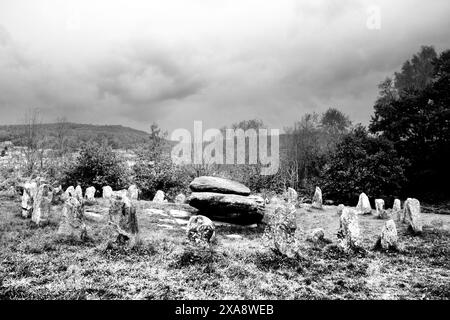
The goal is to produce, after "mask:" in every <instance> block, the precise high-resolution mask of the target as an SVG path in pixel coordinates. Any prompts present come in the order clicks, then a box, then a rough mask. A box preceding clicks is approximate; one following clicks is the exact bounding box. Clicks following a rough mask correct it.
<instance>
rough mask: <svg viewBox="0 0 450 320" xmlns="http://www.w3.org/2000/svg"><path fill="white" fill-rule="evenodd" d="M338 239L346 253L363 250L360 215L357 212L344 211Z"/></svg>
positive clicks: (348, 209)
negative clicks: (359, 222)
mask: <svg viewBox="0 0 450 320" xmlns="http://www.w3.org/2000/svg"><path fill="white" fill-rule="evenodd" d="M337 237H338V239H339V245H340V246H341V247H342V248H343V249H344V251H357V250H359V249H361V248H362V247H361V235H360V230H359V224H358V215H357V213H356V211H355V210H353V209H350V208H345V209H344V210H343V211H342V215H341V218H340V226H339V231H338V234H337Z"/></svg>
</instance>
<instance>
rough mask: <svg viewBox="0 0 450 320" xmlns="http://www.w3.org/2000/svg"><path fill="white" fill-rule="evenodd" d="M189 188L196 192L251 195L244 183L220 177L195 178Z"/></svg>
mask: <svg viewBox="0 0 450 320" xmlns="http://www.w3.org/2000/svg"><path fill="white" fill-rule="evenodd" d="M189 188H191V190H192V191H194V192H213V193H224V194H237V195H242V196H248V195H250V189H249V188H247V187H246V186H244V185H243V184H242V183H239V182H236V181H232V180H228V179H223V178H218V177H208V176H203V177H198V178H195V179H194V181H192V182H191V184H190V185H189Z"/></svg>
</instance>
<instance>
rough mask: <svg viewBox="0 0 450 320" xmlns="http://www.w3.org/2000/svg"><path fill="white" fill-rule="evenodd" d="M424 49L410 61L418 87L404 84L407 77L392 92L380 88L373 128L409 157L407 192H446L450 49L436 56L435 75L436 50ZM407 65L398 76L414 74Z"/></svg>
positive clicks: (449, 106)
mask: <svg viewBox="0 0 450 320" xmlns="http://www.w3.org/2000/svg"><path fill="white" fill-rule="evenodd" d="M423 50H424V49H422V52H421V54H418V55H416V56H415V57H414V58H413V60H412V61H413V62H411V63H410V64H411V65H412V66H413V67H414V68H413V70H414V72H413V73H412V74H413V75H414V77H413V78H412V79H413V80H414V79H416V80H414V81H413V80H411V81H413V83H414V85H413V86H410V87H409V88H405V86H406V85H405V84H402V81H404V80H400V84H398V83H397V84H396V85H394V86H391V90H386V88H387V86H386V85H382V86H381V88H382V89H383V90H381V91H380V97H379V98H378V100H377V102H376V104H375V106H374V108H375V114H374V116H373V117H372V120H371V124H370V131H371V132H373V133H376V134H378V135H380V136H381V137H383V138H386V139H388V140H390V141H392V142H393V144H394V147H395V149H396V151H397V152H398V153H400V154H401V155H402V156H403V157H405V158H407V159H408V160H409V163H410V165H409V166H408V168H407V171H406V175H407V176H408V180H409V182H410V183H409V184H408V186H407V188H406V189H407V191H408V192H410V193H411V194H412V195H414V194H417V195H425V193H427V192H426V191H428V192H429V193H430V194H432V193H434V194H436V193H437V192H439V193H441V195H443V196H445V194H444V193H445V189H446V184H447V181H448V179H449V178H450V174H449V171H450V170H449V168H448V163H449V161H450V154H449V150H450V129H449V127H450V81H449V78H450V67H449V66H450V51H449V50H447V51H445V52H443V53H442V54H441V55H440V56H439V57H438V58H435V59H433V60H432V62H431V64H432V69H433V73H432V74H431V75H430V66H429V59H431V57H432V56H433V54H432V53H430V52H428V53H427V54H426V55H425V54H423ZM428 51H430V50H428ZM424 56H425V57H427V58H426V59H424V58H423V57H424ZM424 60H425V61H424ZM418 61H419V62H418ZM420 61H421V62H420ZM408 68H409V67H405V68H403V69H402V72H401V73H396V79H403V78H405V79H406V78H408V77H411V75H410V73H411V71H410V70H409V69H408ZM417 79H419V80H417ZM396 81H398V80H396ZM399 89H401V91H399ZM392 93H394V94H392ZM447 196H448V195H447Z"/></svg>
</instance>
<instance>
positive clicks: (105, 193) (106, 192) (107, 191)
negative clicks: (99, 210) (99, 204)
mask: <svg viewBox="0 0 450 320" xmlns="http://www.w3.org/2000/svg"><path fill="white" fill-rule="evenodd" d="M113 195H114V191H113V189H112V188H111V187H110V186H105V187H103V188H102V198H103V199H111V197H112V196H113Z"/></svg>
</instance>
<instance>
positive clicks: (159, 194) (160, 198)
mask: <svg viewBox="0 0 450 320" xmlns="http://www.w3.org/2000/svg"><path fill="white" fill-rule="evenodd" d="M164 197H165V194H164V191H161V190H158V191H156V194H155V196H154V197H153V202H157V203H164V200H165V199H164Z"/></svg>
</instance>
